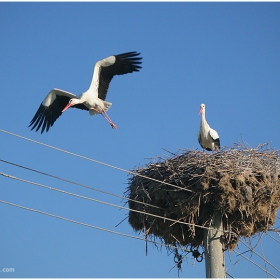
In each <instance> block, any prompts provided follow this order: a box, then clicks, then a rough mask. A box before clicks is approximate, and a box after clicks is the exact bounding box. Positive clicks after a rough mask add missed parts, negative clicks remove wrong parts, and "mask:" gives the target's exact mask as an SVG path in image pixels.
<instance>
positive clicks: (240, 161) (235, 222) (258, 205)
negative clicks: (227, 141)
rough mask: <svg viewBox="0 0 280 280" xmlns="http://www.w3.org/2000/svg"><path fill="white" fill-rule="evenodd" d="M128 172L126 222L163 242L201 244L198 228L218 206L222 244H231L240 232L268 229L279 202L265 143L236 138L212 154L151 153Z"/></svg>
mask: <svg viewBox="0 0 280 280" xmlns="http://www.w3.org/2000/svg"><path fill="white" fill-rule="evenodd" d="M135 173H137V174H139V175H140V176H139V175H135ZM133 174H134V175H133V176H131V177H130V178H129V187H128V189H127V192H126V195H127V196H128V197H129V198H130V199H133V200H134V201H132V200H130V201H129V208H130V210H131V211H130V212H129V223H130V225H131V226H132V228H133V229H134V230H136V231H143V230H144V232H145V234H146V235H147V236H153V237H154V238H160V239H161V240H162V241H163V242H164V243H165V244H167V245H168V244H170V245H174V244H176V245H180V246H191V247H197V246H203V238H204V236H203V228H201V227H205V226H207V225H208V223H209V221H210V220H211V218H212V215H213V212H214V211H216V210H218V211H220V212H221V213H222V221H223V229H224V235H223V237H224V238H225V240H224V243H225V249H234V248H235V247H236V245H237V243H238V239H239V238H240V237H250V236H252V235H254V234H256V233H259V232H263V231H267V230H268V229H269V228H271V227H272V226H273V224H274V223H275V220H276V217H277V210H278V209H279V207H280V164H279V151H277V150H274V149H270V148H268V144H262V145H258V146H257V147H256V148H250V147H248V146H246V145H245V144H243V143H238V144H234V145H233V147H231V148H224V149H222V150H220V151H217V152H213V153H206V152H202V151H197V150H180V151H179V152H178V153H177V154H172V156H171V157H167V158H165V159H163V158H159V157H157V158H154V159H153V160H152V161H151V163H150V164H148V165H146V167H145V168H141V167H139V168H138V169H136V170H133ZM141 175H143V177H141ZM148 178H153V179H156V180H159V181H161V182H162V183H159V182H158V181H153V180H149V179H148ZM165 183H168V185H166V184H165ZM135 200H136V201H140V202H145V203H147V204H141V203H137V202H135ZM150 205H154V206H157V208H155V207H151V206H150ZM134 210H136V211H137V212H135V211H134ZM139 212H141V213H139ZM145 213H150V214H153V215H157V216H160V217H166V218H168V219H163V218H158V217H155V216H151V215H148V214H145ZM169 219H172V220H175V221H178V222H174V221H170V220H169ZM179 222H180V223H179ZM184 223H188V224H184ZM194 225H198V226H200V227H197V226H194Z"/></svg>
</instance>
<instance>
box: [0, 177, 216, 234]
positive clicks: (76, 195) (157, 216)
mask: <svg viewBox="0 0 280 280" xmlns="http://www.w3.org/2000/svg"><path fill="white" fill-rule="evenodd" d="M0 175H2V176H4V177H7V178H9V179H13V180H17V181H21V182H24V183H28V184H31V185H35V186H38V187H42V188H46V189H49V190H52V191H56V192H60V193H63V194H67V195H71V196H74V197H78V198H82V199H86V200H90V201H93V202H97V203H101V204H105V205H108V206H112V207H116V208H120V209H124V210H128V211H133V212H137V213H140V214H144V215H148V216H152V217H155V218H160V219H163V220H167V221H171V222H174V224H175V223H179V224H184V225H189V226H194V227H199V228H203V229H211V227H205V226H200V225H195V224H191V223H187V222H182V221H179V220H174V219H170V218H167V217H163V216H159V215H155V214H152V213H149V212H144V211H140V210H136V209H129V208H127V207H124V206H120V205H116V204H113V203H109V202H105V201H102V200H98V199H95V198H90V197H87V196H82V195H79V194H75V193H71V192H68V191H64V190H60V189H57V188H54V187H51V186H47V185H43V184H40V183H36V182H32V181H28V180H25V179H22V178H18V177H15V176H13V175H9V174H6V173H3V172H0Z"/></svg>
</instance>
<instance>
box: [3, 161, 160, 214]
mask: <svg viewBox="0 0 280 280" xmlns="http://www.w3.org/2000/svg"><path fill="white" fill-rule="evenodd" d="M0 161H2V162H4V163H7V164H10V165H13V166H16V167H20V168H23V169H26V170H29V171H32V172H35V173H38V174H41V175H44V176H48V177H51V178H54V179H57V180H60V181H63V182H66V183H70V184H73V185H76V186H79V187H83V188H86V189H90V190H93V191H97V192H101V193H104V194H106V195H111V196H115V197H118V198H121V199H124V200H129V201H133V202H135V203H139V204H143V205H147V206H150V207H154V208H158V209H162V208H161V207H158V206H155V205H152V204H149V203H146V202H142V201H139V200H135V199H131V198H128V197H125V196H120V195H117V194H113V193H110V192H107V191H103V190H100V189H97V188H93V187H90V186H87V185H84V184H81V183H77V182H73V181H70V180H68V179H64V178H61V177H58V176H55V175H52V174H48V173H45V172H42V171H38V170H35V169H32V168H29V167H26V166H22V165H19V164H16V163H12V162H9V161H6V160H3V159H0Z"/></svg>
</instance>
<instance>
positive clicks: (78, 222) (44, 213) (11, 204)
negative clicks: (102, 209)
mask: <svg viewBox="0 0 280 280" xmlns="http://www.w3.org/2000/svg"><path fill="white" fill-rule="evenodd" d="M0 203H3V204H7V205H10V206H13V207H17V208H20V209H24V210H28V211H31V212H35V213H39V214H42V215H46V216H49V217H52V218H56V219H60V220H63V221H66V222H70V223H74V224H78V225H81V226H85V227H89V228H93V229H98V230H101V231H105V232H109V233H112V234H116V235H120V236H124V237H129V238H132V239H137V240H141V241H145V242H150V243H153V244H156V245H160V246H164V247H167V248H174V249H175V248H177V247H176V246H174V245H170V244H169V245H166V244H164V243H159V242H156V241H152V240H148V239H147V238H142V237H137V236H133V235H129V234H126V233H121V232H118V231H114V230H110V229H106V228H102V227H98V226H94V225H90V224H86V223H83V222H80V221H76V220H73V219H69V218H65V217H62V216H58V215H55V214H51V213H48V212H45V211H41V210H37V209H33V208H29V207H25V206H22V205H20V204H15V203H12V202H9V201H5V200H0ZM179 249H181V250H183V251H185V252H189V250H186V249H184V248H179Z"/></svg>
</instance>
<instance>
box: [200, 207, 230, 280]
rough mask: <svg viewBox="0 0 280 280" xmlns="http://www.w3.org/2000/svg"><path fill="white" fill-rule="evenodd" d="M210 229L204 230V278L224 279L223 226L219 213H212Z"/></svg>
mask: <svg viewBox="0 0 280 280" xmlns="http://www.w3.org/2000/svg"><path fill="white" fill-rule="evenodd" d="M209 226H210V227H211V229H209V230H208V229H204V251H205V253H204V254H205V268H206V278H226V273H225V259H224V252H223V244H222V240H221V234H222V230H223V224H222V219H221V213H220V212H217V211H216V212H214V214H213V218H212V221H211V223H210V224H209Z"/></svg>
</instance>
